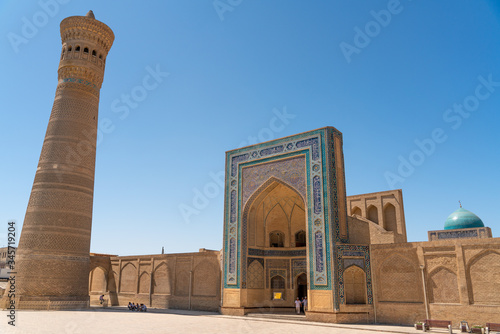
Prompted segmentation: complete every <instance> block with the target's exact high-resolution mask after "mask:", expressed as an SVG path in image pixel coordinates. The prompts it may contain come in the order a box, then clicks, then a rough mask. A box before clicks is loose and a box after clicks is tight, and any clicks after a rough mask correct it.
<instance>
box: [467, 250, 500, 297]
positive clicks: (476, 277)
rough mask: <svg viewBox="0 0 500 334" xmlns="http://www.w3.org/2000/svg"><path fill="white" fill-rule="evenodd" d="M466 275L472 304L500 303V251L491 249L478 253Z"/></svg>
mask: <svg viewBox="0 0 500 334" xmlns="http://www.w3.org/2000/svg"><path fill="white" fill-rule="evenodd" d="M466 275H467V278H468V280H467V281H468V290H469V300H470V302H471V303H472V304H479V305H500V253H498V252H497V251H495V250H491V249H490V250H483V251H481V252H480V253H478V254H476V255H475V256H473V257H472V258H471V259H470V260H469V263H468V265H467V272H466Z"/></svg>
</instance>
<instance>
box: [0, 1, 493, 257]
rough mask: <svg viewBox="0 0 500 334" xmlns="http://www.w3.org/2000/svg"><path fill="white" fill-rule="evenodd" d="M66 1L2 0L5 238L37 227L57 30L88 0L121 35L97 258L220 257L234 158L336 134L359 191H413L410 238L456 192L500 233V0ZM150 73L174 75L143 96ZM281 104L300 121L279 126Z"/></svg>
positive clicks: (105, 93) (0, 177) (109, 101)
mask: <svg viewBox="0 0 500 334" xmlns="http://www.w3.org/2000/svg"><path fill="white" fill-rule="evenodd" d="M60 1H61V2H66V3H63V4H61V3H59V2H57V1H56V0H41V1H40V2H38V1H22V2H21V1H14V0H10V1H2V2H1V4H0V13H1V14H0V36H1V38H0V48H1V51H2V52H1V53H0V64H1V65H0V66H1V74H2V80H1V81H0V91H1V96H2V112H1V120H0V122H1V130H2V131H1V132H0V140H1V142H2V144H1V146H0V157H1V163H2V166H1V173H0V186H1V188H0V190H1V191H0V245H4V244H6V232H7V221H8V220H11V219H13V220H16V221H17V223H18V229H19V230H20V229H21V225H22V222H23V219H24V215H25V210H26V206H27V203H28V199H29V194H30V191H31V186H32V182H33V178H34V175H35V171H36V166H37V163H38V158H39V154H40V150H41V147H42V141H43V138H44V135H45V130H46V126H47V122H48V119H49V116H50V111H51V108H52V103H53V99H54V95H55V89H56V85H57V67H58V63H59V57H60V52H61V40H60V34H59V23H60V21H61V20H62V19H64V18H65V17H68V16H73V15H85V14H86V13H87V11H88V10H89V9H92V10H93V11H94V13H95V16H96V18H97V19H98V20H101V21H102V22H104V23H106V24H107V25H108V26H109V27H111V28H112V29H113V31H114V33H115V36H116V39H115V42H114V45H113V47H112V48H111V51H110V53H109V56H108V58H107V66H106V73H105V78H104V83H103V87H102V90H101V99H100V110H99V118H100V122H101V123H102V121H103V120H104V119H107V122H108V123H109V124H111V126H110V127H109V129H108V131H107V133H104V134H103V136H102V138H101V140H100V143H99V146H98V152H97V166H96V177H95V193H94V213H93V217H94V218H93V227H92V245H91V251H92V252H102V253H112V254H119V255H127V254H152V253H153V254H154V253H159V252H161V247H162V246H164V247H165V251H166V252H190V251H197V250H198V248H202V247H204V248H209V249H220V248H221V247H222V227H223V192H222V188H219V187H210V186H207V185H209V184H210V183H211V182H212V179H211V177H210V173H214V174H217V173H220V172H222V171H223V169H224V159H225V155H224V152H225V151H227V150H231V149H234V148H237V147H239V146H240V145H242V144H244V143H246V144H251V143H252V140H257V141H259V140H266V139H270V138H278V137H283V136H288V135H292V134H295V133H299V132H304V131H308V130H312V129H316V128H320V127H323V126H334V127H336V128H337V129H339V130H340V131H341V132H342V133H343V135H344V157H345V168H346V182H347V194H348V195H354V194H360V193H368V192H376V191H383V190H388V189H394V188H402V189H403V196H404V204H405V214H406V226H407V231H408V240H409V241H422V240H426V239H427V231H428V230H435V229H441V228H442V227H443V224H444V221H445V219H446V218H447V216H448V215H449V214H450V213H451V212H453V211H454V210H456V209H457V208H458V200H461V201H462V203H463V206H464V208H466V209H468V210H471V211H473V212H474V213H476V214H477V215H478V216H479V217H481V219H482V220H483V221H484V223H485V224H486V226H489V227H491V228H492V229H493V234H494V236H499V233H500V220H499V218H498V203H499V202H500V195H499V194H500V192H499V189H500V182H499V177H498V170H499V168H498V165H499V164H500V158H499V144H500V142H499V132H498V125H499V124H500V115H499V112H500V61H499V57H498V55H499V54H500V43H499V41H500V5H499V2H498V1H493V0H491V1H486V0H477V1H463V0H460V1H457V0H453V1H452V0H447V1H431V0H413V1H409V0H401V1H400V2H397V1H386V0H384V1H315V2H311V1H291V0H281V1H277V0H276V1H264V0H260V1H257V0H252V1H250V0H243V1H238V0H231V1H230V0H221V1H216V2H214V1H212V0H203V1H202V0H199V1H185V0H177V1H147V2H139V1H120V2H111V1H76V0H73V1H68V0H65V1H62V0H60ZM43 4H46V5H43ZM54 4H56V5H54ZM214 4H215V5H214ZM30 25H31V29H30ZM149 71H160V72H162V73H163V74H162V76H160V77H159V80H158V81H159V82H158V85H157V87H156V88H154V89H152V90H150V91H147V96H141V95H140V92H141V91H142V92H143V91H144V90H143V89H142V90H141V88H140V87H141V86H142V85H143V80H144V78H145V77H146V76H147V75H148V73H149ZM167 72H168V73H169V74H168V75H166V74H165V73H167ZM134 94H135V95H134ZM138 94H139V95H138ZM125 95H131V96H135V98H136V100H135V101H132V102H133V104H131V106H130V107H127V108H128V114H126V113H125V108H124V107H125V106H127V105H126V104H125V102H123V101H122V98H123V96H125ZM461 105H462V106H463V107H461ZM120 108H121V109H120ZM460 108H461V109H460ZM285 110H286V113H287V114H290V115H293V118H292V116H288V117H289V118H285V121H283V120H282V121H281V123H280V122H274V121H273V118H274V117H275V115H276V113H281V114H283V113H284V111H285ZM271 128H272V129H271ZM433 132H434V137H433ZM252 137H254V138H257V139H250V140H249V139H248V138H252ZM415 141H419V142H420V143H424V144H425V145H426V146H424V149H421V148H419V146H418V145H417V144H416V142H415ZM431 141H432V143H431ZM421 145H422V144H421ZM423 150H424V151H426V152H423ZM401 159H403V160H404V161H407V162H406V163H403V162H401V161H403V160H401ZM402 164H408V165H407V166H405V168H404V167H402V166H400V165H402ZM398 168H399V169H400V171H398ZM391 173H392V174H391ZM388 178H389V181H388ZM204 189H205V190H204ZM207 189H208V190H209V191H211V194H210V195H211V197H212V198H207V200H206V201H201V200H198V203H195V204H196V205H197V207H195V206H194V205H193V198H194V197H195V192H196V191H201V192H202V193H203V192H204V191H206V190H207ZM187 206H190V207H192V208H193V209H195V210H197V212H196V214H192V215H190V216H189V219H188V220H189V222H187V220H186V219H185V218H184V217H183V216H182V214H181V211H180V208H182V207H184V208H186V207H187ZM2 226H3V227H2Z"/></svg>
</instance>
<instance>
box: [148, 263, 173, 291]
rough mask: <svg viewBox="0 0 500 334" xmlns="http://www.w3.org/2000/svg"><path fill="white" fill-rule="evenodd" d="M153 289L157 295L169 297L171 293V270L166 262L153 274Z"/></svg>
mask: <svg viewBox="0 0 500 334" xmlns="http://www.w3.org/2000/svg"><path fill="white" fill-rule="evenodd" d="M152 288H153V289H152V290H153V293H155V294H162V295H169V294H170V292H171V282H170V270H169V268H168V266H167V264H166V263H165V262H164V261H162V262H161V263H160V264H159V265H157V266H156V268H155V271H154V272H153V281H152Z"/></svg>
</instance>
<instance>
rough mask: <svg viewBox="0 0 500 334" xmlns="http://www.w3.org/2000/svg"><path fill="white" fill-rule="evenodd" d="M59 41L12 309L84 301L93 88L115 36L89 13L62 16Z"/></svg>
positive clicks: (96, 89) (94, 104)
mask: <svg viewBox="0 0 500 334" xmlns="http://www.w3.org/2000/svg"><path fill="white" fill-rule="evenodd" d="M61 38H62V54H61V61H60V63H59V71H58V79H59V82H58V86H57V89H56V97H55V100H54V106H53V108H52V112H51V116H50V119H49V125H48V127H47V132H46V135H45V140H44V143H43V147H42V151H41V154H40V160H39V164H38V168H37V172H36V175H35V181H34V183H33V189H32V192H31V196H30V200H29V203H28V208H27V210H26V217H25V220H24V225H23V230H22V233H21V238H20V241H19V249H18V252H17V254H16V262H17V263H18V267H17V269H18V273H17V277H16V283H17V286H18V294H17V295H16V298H17V300H18V302H19V303H18V304H17V305H18V307H19V308H35V309H47V308H48V309H64V308H80V307H86V306H88V301H89V295H88V290H89V288H88V282H89V280H88V274H89V250H90V231H91V225H92V202H93V188H94V169H95V153H96V134H97V118H98V106H99V90H100V88H101V84H102V80H103V77H104V63H105V58H106V56H107V54H108V51H109V49H110V48H111V45H112V44H113V40H114V35H113V32H112V31H111V29H110V28H109V27H108V26H106V25H105V24H104V23H102V22H99V21H97V20H95V18H93V14H91V13H89V14H88V16H85V17H84V16H73V17H68V18H66V19H64V20H63V21H62V22H61ZM77 45H78V46H79V49H78V50H79V51H77V47H76V46H77ZM70 46H71V48H70ZM70 49H71V51H69V50H70ZM35 277H36V279H34V278H35ZM85 277H86V278H85ZM96 277H97V276H96ZM100 279H101V280H103V279H104V278H103V277H101V278H100ZM96 284H101V282H100V281H96ZM130 289H132V287H130ZM45 297H46V298H45ZM44 298H45V299H44ZM41 300H42V301H41Z"/></svg>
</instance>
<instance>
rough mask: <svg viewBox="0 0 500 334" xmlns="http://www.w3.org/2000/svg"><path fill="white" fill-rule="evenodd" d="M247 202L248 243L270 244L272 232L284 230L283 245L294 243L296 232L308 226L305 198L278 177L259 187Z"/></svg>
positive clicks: (287, 245)
mask: <svg viewBox="0 0 500 334" xmlns="http://www.w3.org/2000/svg"><path fill="white" fill-rule="evenodd" d="M254 195H256V196H252V197H253V200H252V198H251V199H250V200H249V201H248V203H247V210H245V212H246V213H247V214H248V218H247V240H248V246H249V247H262V248H265V247H270V245H271V240H270V238H271V233H272V232H275V231H280V232H282V233H283V237H284V240H283V247H293V245H294V244H295V234H296V233H297V232H298V231H300V230H305V229H306V214H305V207H306V206H305V202H304V200H303V198H302V196H301V195H300V194H299V193H298V192H297V191H296V190H295V189H293V188H292V187H291V186H289V185H287V184H285V183H283V182H281V181H278V180H275V181H274V182H271V183H270V184H268V185H267V186H266V187H265V188H263V189H258V190H257V191H256V193H255V194H254Z"/></svg>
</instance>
